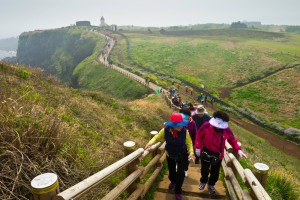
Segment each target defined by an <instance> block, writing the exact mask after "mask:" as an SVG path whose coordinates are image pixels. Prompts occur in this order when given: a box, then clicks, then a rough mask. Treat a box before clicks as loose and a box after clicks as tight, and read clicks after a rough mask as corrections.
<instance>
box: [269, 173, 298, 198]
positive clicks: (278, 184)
mask: <svg viewBox="0 0 300 200" xmlns="http://www.w3.org/2000/svg"><path fill="white" fill-rule="evenodd" d="M266 190H267V192H268V193H269V195H270V196H271V198H272V199H282V200H287V199H289V200H297V199H298V197H299V191H295V190H294V188H293V183H292V182H290V181H288V179H287V178H286V177H285V176H284V175H282V174H277V173H274V174H270V176H269V177H268V179H267V184H266Z"/></svg>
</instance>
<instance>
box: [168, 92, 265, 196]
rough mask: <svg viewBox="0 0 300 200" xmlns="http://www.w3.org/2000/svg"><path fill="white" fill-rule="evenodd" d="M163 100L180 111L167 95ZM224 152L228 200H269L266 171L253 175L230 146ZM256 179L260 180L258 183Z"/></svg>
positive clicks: (223, 165)
mask: <svg viewBox="0 0 300 200" xmlns="http://www.w3.org/2000/svg"><path fill="white" fill-rule="evenodd" d="M165 100H166V102H167V104H168V105H169V106H170V108H171V109H172V110H174V111H176V112H178V111H179V110H180V108H179V107H177V106H175V105H174V104H173V103H172V100H171V98H170V97H169V96H168V94H165ZM225 147H226V150H225V153H224V159H223V161H222V168H223V171H224V174H225V183H226V187H227V189H228V193H229V196H230V199H257V200H271V198H270V196H269V195H268V193H267V192H266V191H265V189H264V187H265V184H266V179H267V171H260V170H259V169H256V170H257V172H255V175H254V174H253V173H252V171H251V170H249V169H244V168H243V167H242V166H241V164H240V162H239V161H238V159H237V158H236V157H237V156H235V155H234V154H233V149H232V147H231V145H230V144H229V143H228V142H226V145H225ZM238 176H239V177H240V178H241V180H242V181H243V183H244V184H245V186H246V187H247V188H248V190H250V192H249V191H248V190H243V189H242V187H241V186H240V184H239V182H238V178H237V177H238ZM257 177H259V178H260V181H258V179H257ZM261 183H262V184H263V185H262V184H261Z"/></svg>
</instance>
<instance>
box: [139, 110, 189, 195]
mask: <svg viewBox="0 0 300 200" xmlns="http://www.w3.org/2000/svg"><path fill="white" fill-rule="evenodd" d="M187 124H188V121H187V120H184V118H183V116H182V115H181V114H180V113H174V114H172V115H171V116H170V120H169V121H168V122H166V124H165V127H164V128H163V129H161V130H160V131H159V133H158V134H157V135H155V136H154V137H153V138H152V139H151V140H150V141H149V142H148V143H147V144H146V146H145V149H147V148H149V147H151V146H152V145H153V144H155V143H156V142H159V141H166V153H167V163H168V170H169V180H170V184H169V189H170V190H172V189H174V188H175V198H176V200H182V188H181V187H182V184H183V181H184V167H185V165H186V160H187V159H191V160H193V161H194V160H195V157H194V150H193V145H192V140H191V137H190V134H189V132H188V130H187V129H186V128H185V126H186V125H187ZM188 154H189V155H188ZM176 166H177V168H176Z"/></svg>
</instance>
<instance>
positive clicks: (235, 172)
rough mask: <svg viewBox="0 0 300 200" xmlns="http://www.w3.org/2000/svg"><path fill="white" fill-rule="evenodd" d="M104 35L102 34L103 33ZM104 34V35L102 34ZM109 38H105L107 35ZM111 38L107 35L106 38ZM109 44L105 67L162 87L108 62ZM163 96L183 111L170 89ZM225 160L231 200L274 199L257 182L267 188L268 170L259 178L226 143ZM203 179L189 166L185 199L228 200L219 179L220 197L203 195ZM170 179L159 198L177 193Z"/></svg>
mask: <svg viewBox="0 0 300 200" xmlns="http://www.w3.org/2000/svg"><path fill="white" fill-rule="evenodd" d="M100 34H101V33H100ZM102 35H103V34H102ZM104 36H105V35H104ZM105 37H107V36H105ZM108 42H109V44H110V48H109V50H108V52H107V55H106V61H105V60H104V57H103V55H100V56H99V61H100V62H102V63H103V64H105V65H106V66H109V67H111V68H112V69H115V70H116V71H118V72H120V73H122V74H124V75H126V76H128V77H130V78H132V79H134V80H136V81H138V82H140V83H142V84H143V85H145V86H146V87H149V88H151V89H152V90H155V89H157V88H159V86H158V85H155V84H153V83H151V82H150V83H146V80H145V79H143V78H141V77H139V76H137V75H135V74H133V73H131V72H129V71H127V70H125V69H122V68H120V67H118V66H116V65H110V64H109V63H108V62H107V58H108V55H109V53H110V50H111V49H112V48H113V46H114V44H115V41H114V40H113V39H112V38H109V39H108ZM162 90H163V94H164V96H165V100H166V102H167V103H168V105H169V106H170V108H171V109H173V110H174V111H179V109H180V108H179V107H177V106H175V105H174V104H173V103H172V101H171V99H170V98H168V95H167V90H165V89H162ZM224 155H225V157H224V159H223V161H222V168H223V170H224V174H225V181H224V182H225V183H226V187H227V188H228V194H229V197H230V199H252V198H253V199H271V198H270V196H269V195H268V194H267V193H266V191H265V189H264V187H263V186H262V185H261V183H260V182H259V181H258V180H257V178H256V176H257V177H259V178H260V181H261V182H263V184H264V185H265V183H266V172H265V171H263V170H262V171H259V169H258V170H257V172H256V173H255V175H256V176H255V175H254V174H253V173H252V172H251V170H249V169H243V167H242V166H241V165H240V163H239V162H238V159H237V158H236V157H235V156H234V155H233V154H232V148H231V146H230V145H229V144H228V143H227V142H226V150H225V154H224ZM238 176H239V177H240V178H241V179H242V181H243V183H245V184H246V186H247V187H248V188H249V189H251V193H249V192H248V191H247V190H243V189H242V188H241V186H240V184H239V183H238V181H237V177H238ZM199 179H200V165H197V164H190V166H189V176H188V177H186V178H185V181H184V183H183V187H182V188H183V196H184V199H191V200H193V199H205V198H209V199H212V198H216V199H225V197H226V191H225V187H224V185H223V183H222V182H221V181H220V180H219V181H218V182H217V184H216V189H217V194H215V195H213V196H212V195H210V194H209V193H208V192H207V190H203V191H201V192H199V189H198V184H199ZM168 185H169V180H168V175H165V176H164V178H163V180H162V181H161V182H160V184H159V185H158V188H157V191H156V192H155V196H154V197H155V199H174V194H172V193H170V191H169V190H168Z"/></svg>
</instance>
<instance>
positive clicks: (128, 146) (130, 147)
mask: <svg viewBox="0 0 300 200" xmlns="http://www.w3.org/2000/svg"><path fill="white" fill-rule="evenodd" d="M123 147H124V153H125V156H127V155H129V154H131V153H132V152H134V151H135V148H136V146H135V142H133V141H126V142H124V143H123ZM137 164H138V159H136V160H135V161H133V162H131V163H130V164H129V165H127V166H126V177H127V176H129V175H130V174H131V173H133V172H134V171H135V170H137ZM138 182H139V179H138V180H137V181H135V182H133V183H132V184H131V186H129V187H128V189H127V190H128V192H129V193H130V194H131V193H132V192H133V191H134V190H135V189H136V188H137V183H138Z"/></svg>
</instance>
